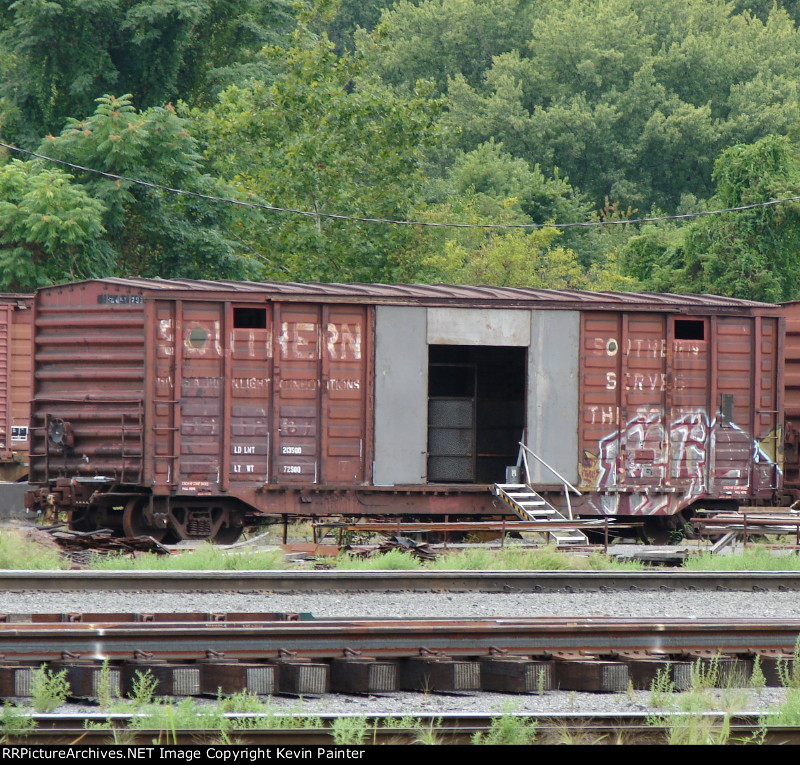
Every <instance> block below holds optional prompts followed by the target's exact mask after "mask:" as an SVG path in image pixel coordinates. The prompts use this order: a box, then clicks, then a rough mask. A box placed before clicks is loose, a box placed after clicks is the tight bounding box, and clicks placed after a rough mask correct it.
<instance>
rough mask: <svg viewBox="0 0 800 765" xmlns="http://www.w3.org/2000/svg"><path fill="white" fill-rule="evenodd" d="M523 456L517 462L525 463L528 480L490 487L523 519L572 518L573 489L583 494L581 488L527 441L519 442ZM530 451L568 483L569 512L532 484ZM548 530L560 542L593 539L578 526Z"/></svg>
mask: <svg viewBox="0 0 800 765" xmlns="http://www.w3.org/2000/svg"><path fill="white" fill-rule="evenodd" d="M519 447H520V449H519V458H518V459H517V466H523V467H524V476H525V481H526V483H496V484H493V485H492V486H490V487H489V488H490V491H491V492H492V494H494V495H495V496H497V497H499V498H500V499H502V500H503V502H505V503H506V504H507V505H508V506H509V507H510V508H511V510H512V512H513V513H514V514H515V515H516V516H517V517H518V518H520V520H523V521H543V520H551V521H571V520H573V518H572V505H571V503H570V499H569V493H570V491H572V492H573V493H575V494H577V495H578V496H580V492H579V491H578V490H577V489H576V488H575V487H574V486H573V485H572V484H571V483H569V481H567V480H566V479H565V478H564V477H563V476H561V475H560V474H559V473H557V472H556V471H555V470H554V469H553V468H551V467H550V465H548V464H547V463H546V462H545V461H544V460H543V459H542V458H541V457H539V456H538V455H537V454H535V453H534V452H532V451H531V450H530V449H529V448H528V447H527V446H525V444H523V443H522V442H520V444H519ZM528 454H530V455H531V456H532V457H534V458H535V459H536V460H538V462H540V463H541V464H542V465H544V466H545V467H546V468H547V469H548V470H549V471H550V472H551V473H553V475H555V476H557V478H558V479H559V481H561V484H562V486H563V487H564V496H565V498H566V507H567V515H564V514H563V513H561V512H560V511H559V510H557V509H556V508H555V507H554V506H553V505H552V504H550V503H549V502H548V501H547V500H546V499H545V498H544V497H543V496H542V495H541V494H539V493H538V492H537V491H536V490H535V489H534V488H533V487H532V486H531V477H530V476H531V473H530V467H529V465H528ZM547 534H548V535H549V536H550V538H551V539H552V540H553V541H554V542H555V543H556V544H557V545H573V546H578V545H585V544H588V543H589V539H588V538H587V536H586V534H584V533H583V532H582V531H580V530H578V529H572V530H568V529H561V530H555V529H553V530H548V531H547Z"/></svg>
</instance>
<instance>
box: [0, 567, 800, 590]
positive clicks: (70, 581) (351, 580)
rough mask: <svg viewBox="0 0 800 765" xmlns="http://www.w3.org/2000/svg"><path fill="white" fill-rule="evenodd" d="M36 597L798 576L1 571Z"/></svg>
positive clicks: (698, 584)
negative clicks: (38, 594)
mask: <svg viewBox="0 0 800 765" xmlns="http://www.w3.org/2000/svg"><path fill="white" fill-rule="evenodd" d="M0 590H5V591H20V592H23V591H37V592H70V591H78V592H101V591H117V592H143V591H144V592H148V591H149V592H223V591H235V592H243V593H246V592H258V593H262V592H269V593H288V594H296V593H321V592H364V591H369V592H489V593H495V592H496V593H525V592H532V593H540V592H601V591H620V592H622V591H625V592H631V591H673V590H674V591H680V590H698V591H731V592H779V591H800V572H797V571H696V572H693V571H675V570H659V571H591V572H587V571H0Z"/></svg>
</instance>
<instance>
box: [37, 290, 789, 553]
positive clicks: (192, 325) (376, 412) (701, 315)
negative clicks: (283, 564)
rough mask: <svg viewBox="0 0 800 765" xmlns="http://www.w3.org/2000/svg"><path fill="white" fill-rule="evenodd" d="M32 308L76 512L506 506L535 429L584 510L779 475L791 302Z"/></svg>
mask: <svg viewBox="0 0 800 765" xmlns="http://www.w3.org/2000/svg"><path fill="white" fill-rule="evenodd" d="M35 322H36V369H35V377H34V398H33V411H32V423H31V428H32V431H31V432H32V438H33V442H32V454H31V482H32V483H35V484H37V485H38V486H40V487H41V488H40V489H39V490H38V491H35V492H32V493H31V494H30V499H29V507H31V508H33V509H41V508H42V507H44V506H45V505H49V506H53V507H58V508H61V509H66V510H67V511H68V512H70V513H71V517H72V523H73V525H74V526H76V527H79V528H83V527H86V528H91V527H93V526H96V525H110V526H117V527H120V526H121V527H122V528H123V529H124V530H125V532H126V533H139V532H142V531H147V533H164V534H166V533H167V532H168V531H169V532H170V533H172V534H176V535H177V536H179V537H183V538H197V537H211V538H215V539H217V540H219V541H228V540H231V539H234V538H235V537H236V536H237V535H238V533H239V531H240V529H241V527H242V526H243V525H244V524H246V523H249V522H251V521H253V520H256V519H257V518H258V517H261V516H264V515H274V516H280V515H304V516H324V515H329V514H334V513H342V514H346V515H369V516H378V515H402V514H410V515H415V516H444V515H449V516H465V515H474V514H482V515H487V514H501V513H503V512H504V508H503V507H502V505H501V504H500V503H498V502H497V501H496V500H495V499H494V498H493V497H492V496H491V495H490V494H489V492H488V491H487V484H490V483H494V482H497V481H501V480H502V478H503V476H504V471H505V466H506V465H510V464H513V463H514V462H515V461H516V458H517V448H518V442H519V441H520V440H524V441H525V443H526V444H527V445H528V447H529V448H530V449H532V450H533V451H534V452H536V453H537V454H540V455H541V456H542V457H543V458H544V459H545V460H546V461H547V462H548V463H549V464H550V465H552V466H553V467H554V468H555V469H556V470H557V471H558V472H559V473H560V474H561V475H563V476H565V477H566V478H567V480H569V481H570V482H572V483H575V484H576V485H578V488H579V489H581V491H582V492H583V495H584V496H583V499H582V500H581V502H580V504H579V505H577V506H576V509H578V510H579V511H580V512H582V513H585V514H618V515H637V514H638V515H653V516H654V515H666V516H671V515H674V514H676V513H678V512H680V511H682V510H684V509H685V508H687V507H691V506H692V505H693V504H695V503H697V502H698V501H703V502H708V503H714V502H722V503H735V502H738V501H741V500H744V499H746V500H747V501H759V500H761V501H768V500H769V498H771V497H772V496H773V495H774V494H775V493H776V492H778V491H779V490H780V482H781V464H782V451H781V427H782V423H783V395H782V385H783V380H782V364H781V363H780V362H781V359H782V354H783V346H782V343H783V336H784V330H783V319H782V316H781V312H780V309H779V308H778V307H777V306H770V305H765V304H761V303H755V302H752V301H744V300H735V299H728V298H715V297H712V296H678V295H652V294H645V295H634V294H625V293H581V292H575V291H553V290H532V289H510V288H488V287H454V286H445V285H432V286H425V285H357V284H356V285H336V284H316V285H315V284H311V285H307V284H291V283H244V282H193V281H188V280H187V281H162V280H146V279H103V280H94V281H87V282H81V283H77V284H71V285H62V286H57V287H49V288H45V289H42V290H40V291H39V293H38V294H37V298H36V306H35ZM533 478H534V482H535V484H536V485H537V487H538V488H539V489H541V491H543V492H545V493H547V492H548V491H551V490H552V499H553V501H554V503H558V502H559V497H560V494H559V493H558V492H557V491H555V489H556V488H557V487H555V486H554V485H553V484H554V481H553V478H552V475H550V474H549V473H548V472H547V470H545V469H539V471H538V472H537V473H535V474H534V476H533Z"/></svg>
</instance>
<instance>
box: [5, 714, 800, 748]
mask: <svg viewBox="0 0 800 765" xmlns="http://www.w3.org/2000/svg"><path fill="white" fill-rule="evenodd" d="M508 716H510V717H517V718H520V720H524V721H525V722H526V723H531V722H535V723H536V738H535V740H534V743H540V744H545V745H546V744H554V743H563V742H566V741H569V742H570V743H592V744H646V743H651V744H662V743H666V742H667V740H668V737H669V732H670V730H671V727H672V726H679V725H680V724H681V722H682V721H684V722H685V719H686V716H685V715H679V714H672V713H665V714H662V715H658V716H657V717H658V718H659V723H660V724H654V722H653V721H654V717H653V716H650V715H646V714H643V713H631V714H617V713H614V714H596V713H594V714H576V713H567V714H554V713H545V714H524V713H520V714H513V715H508ZM226 717H227V718H228V722H229V723H230V726H229V727H227V728H226V731H225V737H226V739H227V741H229V742H232V743H240V744H244V745H251V746H254V745H260V746H276V745H281V746H291V745H306V746H308V745H320V746H326V745H331V744H332V743H333V731H332V730H331V725H332V723H333V721H334V720H336V719H339V718H346V717H354V715H319V716H316V715H315V716H314V717H318V719H319V721H320V722H321V723H322V727H318V728H310V727H309V728H302V727H297V728H295V727H280V728H253V727H251V725H252V723H250V724H248V726H247V727H245V726H242V727H238V726H237V724H236V723H237V717H238V718H243V719H244V718H246V719H248V720H251V721H252V720H253V719H254V718H257V717H258V715H247V714H241V715H238V716H237V715H226ZM286 717H287V718H288V717H290V716H289V715H287V716H286ZM413 717H414V719H415V721H416V722H417V727H415V728H400V727H396V724H397V718H396V716H385V715H368V716H367V717H366V718H364V719H363V722H364V724H365V727H366V729H367V731H368V735H367V737H366V741H365V742H364V743H365V744H366V745H371V744H412V743H416V739H417V738H418V737H419V735H420V730H421V729H422V730H425V731H430V732H431V733H432V734H433V735H435V736H436V739H437V742H438V743H441V744H460V745H463V744H469V743H471V741H472V737H473V736H474V735H475V734H476V733H479V732H480V733H486V732H488V731H489V730H490V726H491V722H492V719H493V718H494V717H496V715H491V714H457V713H456V714H447V713H444V714H439V715H426V714H420V715H413ZM133 718H134V715H127V714H120V713H116V714H113V715H103V714H100V713H86V714H63V715H62V714H50V715H33V716H31V719H32V720H34V721H35V722H36V729H35V730H33V731H31V732H30V733H29V734H28V735H27V736H25V738H22V737H20V738H19V740H18V741H16V742H15V743H24V744H26V745H30V744H56V743H59V744H72V745H103V744H113V743H115V731H116V738H117V739H120V740H125V742H126V744H127V745H131V746H137V745H142V744H144V745H152V744H153V743H154V742H156V743H170V744H172V743H175V744H178V745H188V746H192V747H195V748H199V747H203V746H213V745H214V744H215V743H221V740H222V738H221V733H220V731H218V730H208V729H205V730H201V729H184V730H170V731H165V730H158V729H142V728H131V727H130V723H131V721H132V720H133ZM698 718H702V720H703V722H705V723H706V724H707V725H708V731H709V733H710V735H712V736H713V734H714V732H719V731H721V730H722V728H723V725H724V724H725V720H724V716H723V715H721V714H718V713H714V712H707V713H703V714H702V715H696V716H693V719H694V721H695V722H697V721H698ZM272 719H273V720H274V719H275V716H274V715H273V716H272ZM727 724H728V725H729V726H730V727H729V740H730V741H731V742H733V743H736V742H746V741H748V740H750V739H754V738H756V737H758V740H759V741H760V743H764V744H798V743H800V727H798V726H774V725H769V723H768V718H767V717H765V718H764V720H763V721H762V720H760V719H759V718H758V717H757V716H755V715H736V716H733V717H731V718H730V719H729V720H728V721H727ZM98 725H106V726H108V727H106V728H105V729H103V728H97V727H95V726H98ZM112 727H113V729H112ZM761 736H763V738H761Z"/></svg>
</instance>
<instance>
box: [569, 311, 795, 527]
mask: <svg viewBox="0 0 800 765" xmlns="http://www.w3.org/2000/svg"><path fill="white" fill-rule="evenodd" d="M684 321H685V322H688V323H689V324H690V331H689V334H690V335H692V336H693V337H696V339H687V338H686V337H685V336H682V334H681V332H680V331H679V329H678V324H677V323H676V322H684ZM683 331H684V332H685V331H686V330H685V329H684V330H683ZM676 334H677V336H676ZM756 338H758V342H756ZM779 345H780V331H779V319H777V318H771V317H758V316H756V317H752V316H750V317H728V316H720V317H710V318H709V317H702V316H700V317H680V316H679V317H675V316H667V315H664V314H657V313H652V314H645V313H637V314H626V313H617V312H613V313H612V312H608V313H595V312H584V313H583V314H582V339H581V366H582V370H581V373H582V379H581V394H580V420H581V425H580V440H579V443H580V469H581V484H582V486H583V487H584V489H586V490H587V491H597V490H599V491H600V492H601V493H602V492H604V491H610V492H618V491H620V490H625V491H630V492H634V493H635V494H638V495H639V498H638V499H637V500H635V502H634V500H633V499H632V500H631V503H632V504H631V506H630V508H629V510H630V512H634V513H659V512H667V511H670V512H674V511H675V509H678V507H677V506H678V505H680V506H684V505H686V504H689V503H690V502H691V501H693V500H694V499H697V498H699V497H702V496H705V495H706V494H708V493H712V494H715V495H720V496H723V497H724V496H738V495H750V494H753V493H755V492H758V491H765V490H768V489H772V488H776V487H777V485H778V483H777V482H778V469H779V463H780V461H781V454H780V436H779V431H780V427H779V425H780V415H779V412H780V409H781V402H780V389H781V382H780V380H779V377H780V374H779V369H778V367H779V364H778V354H779V352H780V348H779ZM659 489H661V490H665V491H666V492H677V494H676V495H675V497H673V498H672V499H671V500H668V499H667V498H666V495H662V498H661V499H659V497H658V495H657V494H658V490H659ZM654 492H655V493H654ZM614 506H615V507H616V505H614ZM668 506H669V508H671V509H670V510H668V509H667V508H668Z"/></svg>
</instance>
